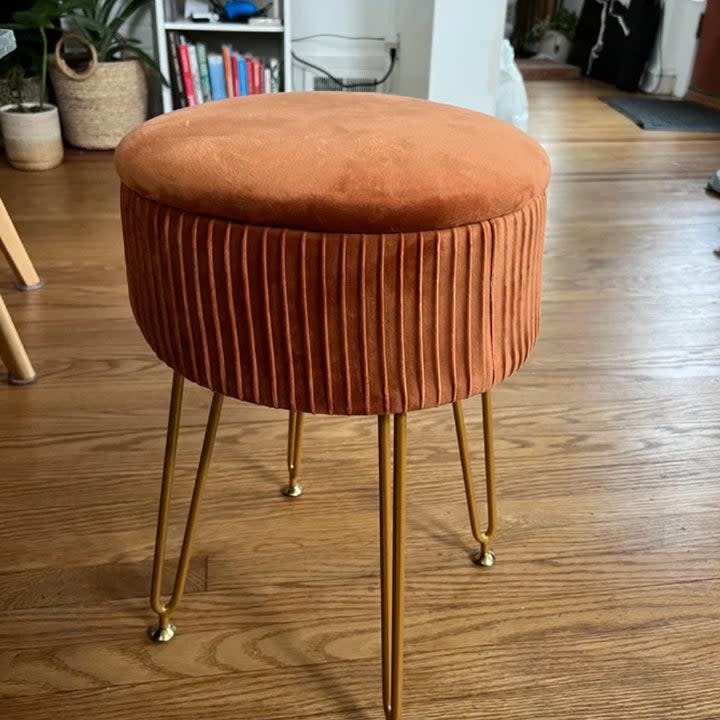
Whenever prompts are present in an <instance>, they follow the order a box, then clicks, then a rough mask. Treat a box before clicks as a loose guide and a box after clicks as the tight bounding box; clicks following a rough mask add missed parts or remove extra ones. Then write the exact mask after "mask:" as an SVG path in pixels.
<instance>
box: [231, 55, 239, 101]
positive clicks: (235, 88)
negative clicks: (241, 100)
mask: <svg viewBox="0 0 720 720" xmlns="http://www.w3.org/2000/svg"><path fill="white" fill-rule="evenodd" d="M231 59H232V86H233V97H238V96H239V95H240V78H239V77H238V75H239V72H240V70H239V67H238V54H237V53H233V54H232V58H231Z"/></svg>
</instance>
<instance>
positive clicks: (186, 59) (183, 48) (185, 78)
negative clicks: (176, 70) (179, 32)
mask: <svg viewBox="0 0 720 720" xmlns="http://www.w3.org/2000/svg"><path fill="white" fill-rule="evenodd" d="M177 47H178V55H179V57H180V69H181V72H182V83H183V87H184V89H185V97H186V98H187V104H188V106H190V107H192V106H193V105H197V99H196V97H195V89H194V87H193V80H192V71H191V70H190V53H189V51H188V45H187V43H186V42H185V38H183V37H182V36H181V37H180V42H179V43H178V46H177Z"/></svg>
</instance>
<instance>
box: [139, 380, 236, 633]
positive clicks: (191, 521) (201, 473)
mask: <svg viewBox="0 0 720 720" xmlns="http://www.w3.org/2000/svg"><path fill="white" fill-rule="evenodd" d="M183 386H184V378H183V376H182V375H180V374H179V373H177V372H176V373H175V374H174V376H173V384H172V395H171V399H170V416H169V418H168V429H167V441H166V444H165V462H164V465H163V478H162V490H161V492H160V508H159V510H158V522H157V535H156V537H155V559H154V562H153V573H152V590H151V594H150V605H151V607H152V609H153V610H154V611H155V612H156V613H157V615H158V625H157V626H156V627H154V628H152V629H151V630H150V637H151V638H152V639H153V640H154V641H155V642H168V641H169V640H172V638H173V637H174V636H175V626H174V625H172V624H171V623H170V618H171V616H172V614H173V612H174V611H175V609H176V608H177V606H178V604H179V603H180V600H182V596H183V592H184V590H185V581H186V580H187V575H188V568H189V567H190V552H191V549H192V541H193V535H194V532H195V524H196V521H197V516H198V510H199V509H200V496H201V495H202V490H203V486H204V484H205V479H206V478H207V474H208V469H209V468H210V459H211V457H212V451H213V446H214V445H215V436H216V434H217V429H218V424H219V423H220V413H221V411H222V405H223V396H222V395H220V394H219V393H215V394H214V395H213V399H212V404H211V405H210V413H209V415H208V421H207V426H206V427H205V439H204V440H203V446H202V451H201V453H200V462H199V463H198V469H197V475H196V477H195V487H194V488H193V494H192V499H191V500H190V508H189V510H188V516H187V522H186V524H185V535H184V537H183V543H182V550H181V551H180V559H179V561H178V566H177V571H176V573H175V584H174V585H173V591H172V595H171V596H170V599H169V600H168V602H166V603H164V602H163V601H162V597H161V595H162V575H163V564H164V562H165V546H166V543H167V525H168V515H169V512H170V498H171V495H172V485H173V480H174V477H175V456H176V454H177V442H178V433H179V431H180V412H181V408H182V396H183Z"/></svg>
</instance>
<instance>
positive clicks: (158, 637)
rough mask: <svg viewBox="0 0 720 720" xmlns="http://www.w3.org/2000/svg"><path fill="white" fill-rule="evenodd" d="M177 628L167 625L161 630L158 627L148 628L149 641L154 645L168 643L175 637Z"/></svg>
mask: <svg viewBox="0 0 720 720" xmlns="http://www.w3.org/2000/svg"><path fill="white" fill-rule="evenodd" d="M176 630H177V628H176V627H175V626H174V625H168V626H167V627H166V628H161V627H160V626H159V625H157V626H155V627H153V628H150V633H149V634H150V639H151V640H152V641H153V642H156V643H165V642H170V641H171V640H172V639H173V638H174V637H175V632H176Z"/></svg>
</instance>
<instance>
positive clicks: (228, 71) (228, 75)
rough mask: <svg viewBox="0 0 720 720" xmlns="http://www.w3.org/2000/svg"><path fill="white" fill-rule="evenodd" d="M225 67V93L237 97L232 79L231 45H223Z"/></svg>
mask: <svg viewBox="0 0 720 720" xmlns="http://www.w3.org/2000/svg"><path fill="white" fill-rule="evenodd" d="M222 57H223V68H224V71H225V94H226V95H227V96H228V97H229V98H231V97H235V90H234V87H233V81H232V77H233V75H232V48H231V47H230V45H223V46H222Z"/></svg>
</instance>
